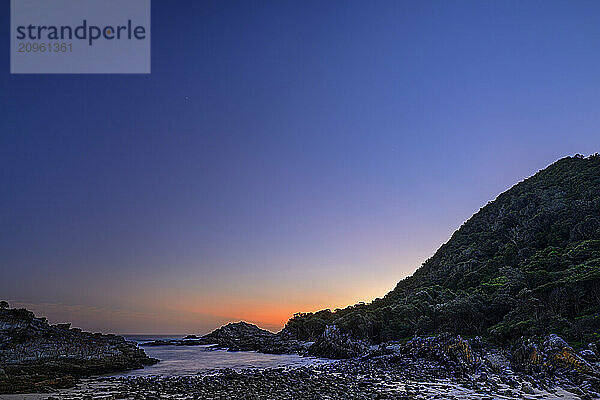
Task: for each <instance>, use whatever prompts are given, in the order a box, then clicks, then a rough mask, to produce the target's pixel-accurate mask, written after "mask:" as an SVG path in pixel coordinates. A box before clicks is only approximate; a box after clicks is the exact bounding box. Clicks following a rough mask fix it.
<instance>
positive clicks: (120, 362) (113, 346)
mask: <svg viewBox="0 0 600 400" xmlns="http://www.w3.org/2000/svg"><path fill="white" fill-rule="evenodd" d="M157 362H158V360H156V359H153V358H150V357H148V356H147V355H146V353H145V352H144V351H143V350H142V349H140V348H138V346H137V344H135V343H133V342H128V341H126V340H125V339H124V338H123V337H121V336H116V335H103V334H100V333H89V332H82V331H81V330H80V329H77V328H71V326H70V324H58V325H50V324H48V322H47V321H46V319H45V318H36V317H35V315H34V314H33V313H32V312H30V311H27V310H25V309H0V394H6V393H32V392H52V391H54V390H55V389H61V388H68V387H73V386H75V385H76V384H77V382H78V381H79V379H80V378H82V377H89V376H92V375H99V374H106V373H112V372H118V371H125V370H130V369H136V368H143V367H144V366H146V365H151V364H155V363H157Z"/></svg>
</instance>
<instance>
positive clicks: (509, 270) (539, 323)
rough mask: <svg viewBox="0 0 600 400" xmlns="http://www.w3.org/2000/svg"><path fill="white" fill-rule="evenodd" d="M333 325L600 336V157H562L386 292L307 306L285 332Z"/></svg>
mask: <svg viewBox="0 0 600 400" xmlns="http://www.w3.org/2000/svg"><path fill="white" fill-rule="evenodd" d="M328 325H335V326H337V327H338V328H339V329H340V331H341V332H343V333H345V334H347V335H351V336H352V337H354V338H357V339H364V340H369V341H372V342H375V343H381V342H385V341H389V340H399V339H404V338H409V337H412V336H415V335H432V334H439V333H442V332H451V333H454V334H461V335H463V336H467V337H468V336H476V335H479V336H483V337H486V338H488V339H491V340H493V341H496V342H498V343H512V342H514V341H516V340H518V339H519V338H520V337H523V336H525V337H542V336H543V335H547V334H549V333H555V334H559V335H561V336H562V337H564V338H565V339H567V340H569V341H570V342H573V343H579V342H598V341H599V340H600V337H599V334H598V332H600V156H599V155H598V154H594V155H592V156H590V157H587V158H585V157H583V156H581V155H576V156H574V157H567V158H564V159H561V160H559V161H557V162H555V163H554V164H552V165H550V166H549V167H547V168H546V169H544V170H542V171H539V172H538V173H537V174H535V175H534V176H532V177H530V178H528V179H525V180H524V181H522V182H520V183H519V184H517V185H515V186H514V187H512V188H511V189H509V190H507V191H506V192H504V193H502V194H500V195H499V196H498V198H497V199H496V200H494V201H492V202H490V203H488V204H487V205H486V206H485V207H483V208H482V209H481V210H479V212H477V213H476V214H475V215H473V216H472V217H471V218H470V219H469V220H468V221H467V222H465V223H464V224H463V225H462V226H461V227H460V228H459V229H458V230H457V231H456V232H455V233H454V234H453V235H452V237H451V238H450V240H449V241H448V242H447V243H446V244H444V245H443V246H441V247H440V249H439V250H438V251H437V252H436V253H435V254H434V255H433V256H432V257H431V258H430V259H428V260H427V261H426V262H425V263H424V264H423V265H422V266H421V267H420V268H419V269H418V270H417V271H416V272H415V273H414V275H412V276H410V277H408V278H406V279H404V280H402V281H400V282H399V283H398V284H397V286H396V287H395V289H394V290H392V291H391V292H389V293H388V294H386V295H385V296H384V297H383V298H378V299H376V300H374V301H373V302H371V303H369V304H364V303H361V304H357V305H353V306H350V307H347V308H344V309H337V310H334V311H331V310H322V311H318V312H314V313H299V314H296V315H294V317H293V318H292V319H290V320H289V321H288V323H287V324H286V327H285V329H284V331H285V332H287V333H288V334H291V335H293V336H294V337H296V338H298V339H300V340H314V339H315V338H317V337H319V336H320V335H321V334H322V333H323V332H324V330H325V327H326V326H328Z"/></svg>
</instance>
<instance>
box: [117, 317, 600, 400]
mask: <svg viewBox="0 0 600 400" xmlns="http://www.w3.org/2000/svg"><path fill="white" fill-rule="evenodd" d="M194 344H203V345H207V344H211V345H214V346H216V347H219V348H229V350H232V351H233V350H235V351H237V350H252V351H259V352H265V353H270V352H272V350H273V348H274V347H276V348H277V349H278V350H280V351H281V352H295V353H298V354H301V355H310V356H316V357H324V358H333V359H340V360H343V361H340V362H338V363H336V364H334V366H319V367H306V368H304V369H303V370H302V371H304V372H306V371H310V374H309V375H310V376H313V375H314V374H316V375H318V376H320V377H321V379H324V381H323V382H327V381H328V380H329V379H333V380H334V382H337V383H336V384H340V385H342V387H350V388H351V387H353V386H352V385H350V386H348V384H347V382H345V381H344V379H345V378H343V377H350V378H349V379H350V380H351V381H352V382H354V381H356V380H357V379H358V377H362V376H367V375H368V376H373V374H375V375H376V378H373V379H374V380H373V383H377V382H378V383H377V384H376V385H374V386H373V388H371V389H372V390H375V391H376V392H377V393H378V395H379V396H381V395H386V396H387V395H388V394H389V393H388V392H389V388H387V389H385V390H383V389H381V388H382V387H387V386H386V385H387V383H386V382H389V381H390V379H391V378H393V379H392V381H393V382H395V383H394V385H396V386H398V385H400V386H402V382H409V381H419V382H429V383H431V384H433V383H436V382H440V381H446V382H447V383H448V384H450V385H451V386H452V385H458V386H460V387H461V388H463V389H464V390H467V391H469V390H471V391H472V390H475V391H477V390H480V389H481V390H484V389H485V390H484V392H485V393H492V394H494V395H495V396H505V397H506V398H523V397H522V396H523V395H529V394H533V393H538V392H544V393H553V392H556V391H557V390H565V391H566V393H571V394H572V395H573V396H575V397H574V398H582V399H591V398H600V354H599V353H598V349H597V345H596V344H595V343H589V344H587V345H586V346H584V348H582V349H580V350H579V351H576V350H575V349H574V348H573V347H572V346H570V345H569V344H568V343H567V342H565V341H564V340H563V339H561V338H560V337H559V336H557V335H553V334H551V335H548V336H546V337H545V338H540V339H538V340H532V339H521V340H519V341H517V342H516V343H514V344H512V345H511V346H506V345H505V346H500V345H497V344H494V343H489V342H487V341H485V340H482V339H481V338H479V337H476V338H473V339H465V338H462V337H461V336H457V335H451V334H442V335H438V336H430V337H423V338H421V337H415V338H413V339H411V340H408V341H406V342H388V343H382V344H380V345H378V346H373V345H371V344H369V343H368V342H366V341H361V340H356V339H353V338H351V337H350V336H349V335H346V334H342V333H341V332H340V331H339V330H338V329H337V328H336V327H335V326H328V327H327V328H326V329H325V330H324V332H323V333H322V334H321V335H320V336H319V337H317V338H316V339H315V340H314V341H312V342H302V341H298V340H293V339H290V338H289V335H288V334H286V332H285V330H284V331H282V332H280V333H279V334H273V333H270V332H267V331H263V330H261V329H260V328H258V327H256V326H254V325H250V324H246V323H237V324H229V325H226V326H224V327H222V328H220V329H218V330H217V331H215V332H213V333H211V334H209V335H205V336H202V337H188V338H184V339H181V340H175V341H169V342H161V343H159V342H152V343H149V344H147V345H151V346H158V345H194ZM256 374H258V375H256ZM285 374H286V375H289V376H290V379H292V378H294V379H296V380H300V381H302V379H301V377H302V376H303V375H302V373H301V372H298V371H296V372H291V371H286V372H285ZM311 374H313V375H311ZM332 374H333V375H334V376H335V378H333V377H332V376H331V375H332ZM390 374H392V375H390ZM316 375H315V376H316ZM217 376H221V375H217ZM226 376H228V377H229V378H230V379H233V378H232V376H235V377H236V378H235V379H239V380H241V381H246V380H249V381H252V382H255V383H256V384H257V385H259V386H257V390H263V388H260V389H259V387H260V385H262V384H264V385H267V386H268V381H269V380H270V378H269V376H270V375H269V374H266V375H261V373H257V372H252V373H250V372H246V373H241V374H240V373H234V372H231V373H230V374H229V375H226ZM377 377H378V378H377ZM390 377H391V378H390ZM221 378H223V377H221ZM169 379H171V378H169ZM172 379H174V381H173V380H168V379H167V380H166V381H165V382H166V385H167V386H173V385H174V387H177V385H178V383H177V382H178V381H177V379H176V378H172ZM198 379H200V378H198ZM202 379H204V378H202ZM206 379H208V383H207V382H204V383H203V384H202V385H205V386H203V387H210V385H211V383H210V382H212V381H211V379H217V378H206ZM223 379H224V378H223ZM264 379H266V380H267V382H263V383H260V382H262V381H263V380H264ZM307 379H308V378H307ZM340 379H341V380H342V381H341V382H340V381H337V380H340ZM361 379H362V378H361ZM309 380H310V379H309ZM134 382H135V381H134ZM144 382H145V383H144V385H152V384H153V383H152V382H153V381H152V380H149V381H144ZM161 382H162V381H160V380H157V381H156V384H157V385H159V386H160V385H162V384H163V383H164V382H163V383H161ZM236 382H237V381H236ZM302 382H303V381H302ZM120 383H121V384H125V383H127V382H120ZM237 383H239V382H237ZM237 383H236V384H237ZM127 384H129V383H127ZM132 384H133V383H132ZM194 384H198V385H200V383H199V382H195V383H194ZM239 384H241V383H239ZM286 384H287V383H285V382H281V385H286ZM303 384H304V383H293V385H294V386H297V385H300V386H302V385H303ZM206 385H208V386H206ZM332 385H333V386H335V385H334V384H333V383H332ZM363 386H364V387H363V391H362V392H360V391H359V392H357V393H362V394H364V395H365V396H367V397H368V398H370V397H369V395H371V394H373V393H375V392H373V393H371V391H370V390H371V389H367V388H368V387H370V386H369V385H363ZM134 389H135V388H134ZM134 389H132V390H134ZM267 389H268V387H265V388H264V390H267ZM330 389H331V387H329V386H327V387H325V388H323V390H325V392H324V393H328V392H327V391H328V390H330ZM207 390H208V389H207ZM307 390H308V389H307ZM348 390H350V389H348ZM382 390H383V392H382ZM134 391H135V390H134ZM459 391H460V390H459ZM267 392H268V391H267ZM219 393H220V392H218V391H217V392H214V393H213V394H214V395H216V396H217V397H218V395H219ZM257 393H258V392H257ZM357 393H353V396H354V395H356V394H357ZM205 394H206V395H207V396H208V395H209V394H210V393H205ZM278 395H281V396H283V397H275V398H287V397H285V396H286V395H285V393H284V392H282V393H280V394H278ZM405 395H406V394H401V395H399V396H400V397H399V398H403V397H402V396H405ZM331 396H334V397H335V395H333V394H331ZM340 396H341V394H340ZM394 396H395V395H394ZM511 396H512V397H511ZM325 397H327V396H325ZM209 398H210V396H209ZM258 398H260V397H258ZM267 398H268V397H267ZM340 398H342V397H340ZM393 398H396V397H393Z"/></svg>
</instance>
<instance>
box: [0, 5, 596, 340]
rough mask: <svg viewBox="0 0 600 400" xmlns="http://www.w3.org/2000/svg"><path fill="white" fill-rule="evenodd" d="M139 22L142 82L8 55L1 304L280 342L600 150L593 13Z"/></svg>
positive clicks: (179, 16)
mask: <svg viewBox="0 0 600 400" xmlns="http://www.w3.org/2000/svg"><path fill="white" fill-rule="evenodd" d="M8 3H9V2H2V4H1V5H0V7H2V10H1V12H0V47H1V49H0V51H2V52H4V54H8V49H9V22H10V21H9V13H8V11H9V10H8ZM152 7H153V8H152V74H151V75H58V76H56V75H55V76H52V75H10V74H9V59H8V57H4V58H2V62H1V63H0V179H1V182H2V188H3V190H2V191H1V192H0V271H1V273H2V276H3V279H1V280H0V293H1V295H2V297H4V298H7V299H9V300H11V302H13V303H14V304H22V305H26V306H28V307H30V308H32V309H34V310H36V311H38V312H40V313H43V314H46V315H48V316H49V317H50V319H51V320H55V321H63V320H71V321H73V322H74V323H75V324H76V325H78V326H81V327H83V328H86V329H91V330H103V331H115V332H121V333H123V332H129V333H188V332H189V333H198V332H205V331H207V330H210V329H212V328H214V327H215V326H217V325H218V324H220V323H223V322H227V321H231V320H239V319H246V320H250V321H253V322H256V323H259V324H261V325H263V326H265V327H268V328H270V329H274V330H277V329H279V328H281V326H282V325H283V323H284V322H285V320H286V319H287V318H288V317H289V316H291V314H292V313H293V312H295V311H311V310H315V309H320V308H326V307H331V308H335V307H342V306H345V305H348V304H352V303H354V302H357V301H369V300H371V299H373V298H374V297H378V296H383V295H384V294H385V293H386V292H387V291H388V290H390V289H392V288H393V287H394V286H395V284H396V282H397V281H398V280H400V279H401V278H403V277H405V276H407V275H409V274H411V273H412V272H413V271H414V270H415V269H416V268H417V267H418V266H419V265H420V264H421V263H422V262H423V261H424V260H425V259H427V258H428V257H429V256H430V255H432V254H433V252H434V251H435V249H436V248H437V247H438V246H439V245H440V244H442V243H444V242H445V241H446V240H447V239H448V238H449V236H450V235H451V233H452V232H453V231H454V230H455V229H456V228H458V227H459V226H460V224H461V223H462V222H464V221H465V220H466V219H467V218H469V217H470V216H471V215H472V214H473V213H474V212H476V211H477V210H478V209H479V208H480V207H482V206H483V205H485V203H486V202H488V201H490V200H492V199H494V198H495V197H496V196H497V195H498V194H499V193H500V192H502V191H504V190H506V189H508V188H509V187H510V186H512V185H513V184H515V183H517V182H518V181H520V180H522V179H524V178H525V177H527V176H530V175H532V174H533V173H535V172H536V171H537V170H539V169H541V168H544V167H545V166H546V165H548V164H550V163H551V162H553V161H555V160H557V159H558V158H561V157H563V156H566V155H572V154H575V153H582V154H586V155H587V154H591V153H595V152H597V151H599V147H600V146H599V143H600V141H599V140H598V139H599V137H600V135H599V134H598V126H599V122H600V112H599V106H600V74H599V73H598V71H600V24H599V23H598V21H600V3H598V2H595V1H574V2H572V1H570V2H567V1H558V2H557V1H527V2H520V1H497V2H479V1H472V2H471V1H454V2H443V1H418V2H417V1H415V2H399V1H373V2H359V1H349V2H342V1H330V2H322V1H268V2H254V1H214V2H206V1H178V2H169V1H160V0H154V1H153V2H152Z"/></svg>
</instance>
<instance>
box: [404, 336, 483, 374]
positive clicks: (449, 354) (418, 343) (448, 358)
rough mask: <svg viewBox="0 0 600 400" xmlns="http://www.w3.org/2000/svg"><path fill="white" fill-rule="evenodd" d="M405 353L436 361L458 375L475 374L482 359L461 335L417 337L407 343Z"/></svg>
mask: <svg viewBox="0 0 600 400" xmlns="http://www.w3.org/2000/svg"><path fill="white" fill-rule="evenodd" d="M403 351H404V352H406V353H408V354H410V355H411V356H412V357H416V358H419V357H421V358H426V359H433V360H436V361H438V362H440V363H442V364H443V365H445V366H446V367H447V368H450V369H452V370H453V371H454V372H455V373H456V374H458V375H462V374H465V373H467V372H474V371H475V370H476V369H477V367H478V366H479V365H480V363H481V359H480V357H479V356H477V355H476V354H475V352H474V351H473V349H472V348H471V344H470V342H469V340H466V339H463V338H462V337H461V336H460V335H458V336H452V335H450V334H443V335H439V336H431V337H426V338H420V337H415V338H413V339H412V340H410V341H408V342H407V343H406V345H405V346H404V349H403Z"/></svg>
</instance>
